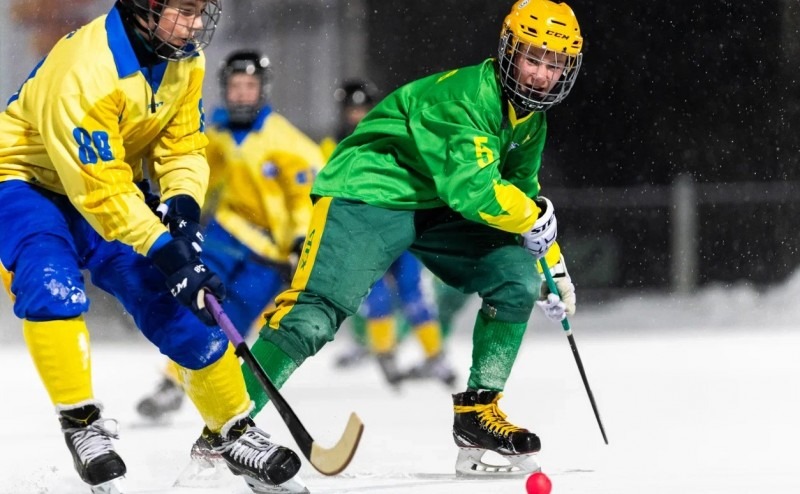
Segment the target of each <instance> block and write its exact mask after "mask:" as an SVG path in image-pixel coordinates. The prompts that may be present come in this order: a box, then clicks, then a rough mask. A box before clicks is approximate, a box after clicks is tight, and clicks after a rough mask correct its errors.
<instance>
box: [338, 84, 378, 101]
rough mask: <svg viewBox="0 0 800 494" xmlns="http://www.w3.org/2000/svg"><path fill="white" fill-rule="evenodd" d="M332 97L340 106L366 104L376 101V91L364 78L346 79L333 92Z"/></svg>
mask: <svg viewBox="0 0 800 494" xmlns="http://www.w3.org/2000/svg"><path fill="white" fill-rule="evenodd" d="M333 98H334V99H335V100H336V102H337V103H339V104H340V105H342V106H356V105H368V106H372V105H374V104H375V103H376V102H377V99H378V91H377V90H376V89H375V86H374V85H373V84H372V83H371V82H370V81H368V80H366V79H348V80H346V81H344V84H342V85H341V86H340V87H338V88H336V91H334V92H333Z"/></svg>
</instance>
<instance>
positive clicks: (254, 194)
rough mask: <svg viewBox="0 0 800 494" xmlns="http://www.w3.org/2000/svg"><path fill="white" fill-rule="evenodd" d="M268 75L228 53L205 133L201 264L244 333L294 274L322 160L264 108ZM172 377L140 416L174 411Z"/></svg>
mask: <svg viewBox="0 0 800 494" xmlns="http://www.w3.org/2000/svg"><path fill="white" fill-rule="evenodd" d="M270 72H271V68H270V63H269V59H268V58H267V57H266V56H264V55H262V54H260V53H258V52H255V51H251V50H243V51H235V52H232V53H230V54H229V55H228V57H227V58H226V60H225V62H224V64H223V65H222V67H221V69H220V71H219V83H220V87H221V88H222V96H223V101H224V102H225V106H224V107H223V108H218V109H216V110H215V111H214V113H213V116H212V118H211V123H210V125H209V127H208V129H207V132H206V133H207V136H208V140H209V144H208V147H207V149H206V153H207V156H208V162H209V165H210V167H211V179H210V185H209V189H208V197H207V204H206V208H205V210H206V212H207V214H208V215H209V216H210V217H211V220H210V222H209V224H208V226H207V228H206V232H205V247H204V249H203V260H204V261H205V262H206V264H207V266H208V267H209V268H210V269H211V270H213V271H214V272H216V273H217V275H218V276H219V277H220V278H221V279H222V282H223V283H224V284H225V286H226V288H227V293H228V295H227V298H226V300H225V312H226V313H227V314H228V316H229V317H230V318H231V321H232V322H233V323H234V325H235V326H236V327H237V328H238V329H239V331H243V332H244V334H243V335H242V336H245V337H246V336H247V333H248V332H249V329H250V327H251V326H252V325H253V324H254V321H256V320H257V319H261V318H260V317H259V316H260V315H261V314H262V313H263V310H264V309H265V308H266V306H267V305H268V304H269V303H271V302H272V300H273V299H274V298H275V295H277V293H278V291H279V290H280V289H281V288H282V287H283V286H284V285H285V284H286V283H287V279H288V277H289V275H290V274H291V272H292V271H293V270H294V264H296V260H297V257H298V254H299V249H300V247H301V246H302V243H303V237H304V235H305V232H306V229H307V228H308V222H309V218H310V217H311V198H310V191H311V182H312V180H313V177H314V175H315V174H316V172H317V170H318V169H319V167H320V166H321V164H322V162H323V157H322V154H321V151H320V149H319V146H317V144H316V143H314V141H312V140H311V139H310V138H309V137H307V136H306V135H305V134H303V133H302V132H301V131H300V130H298V129H297V128H296V127H294V126H293V125H292V124H291V123H290V122H289V121H288V120H286V118H284V117H283V116H282V115H280V114H278V113H277V112H275V111H274V110H273V109H272V107H271V106H270V100H269V88H270V84H271V73H270ZM262 321H263V320H262ZM259 324H260V323H259ZM176 377H177V376H176V375H175V372H174V366H172V365H168V366H167V372H166V373H165V377H164V378H163V379H162V381H161V382H160V383H159V384H158V386H157V388H156V390H155V391H154V392H153V393H152V394H150V395H148V396H146V397H145V398H143V399H142V400H141V401H140V402H139V404H138V405H137V410H138V411H139V413H140V414H141V415H143V416H144V417H147V418H149V419H154V420H159V419H163V418H164V417H166V416H167V415H168V414H170V413H172V412H175V411H177V410H178V409H179V408H180V406H181V403H182V402H183V398H184V393H183V391H182V390H181V388H180V385H179V381H178V379H176Z"/></svg>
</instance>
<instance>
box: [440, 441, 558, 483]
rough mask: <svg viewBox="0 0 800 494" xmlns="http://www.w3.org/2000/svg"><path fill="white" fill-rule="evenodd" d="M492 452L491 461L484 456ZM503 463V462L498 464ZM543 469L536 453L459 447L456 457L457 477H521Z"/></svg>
mask: <svg viewBox="0 0 800 494" xmlns="http://www.w3.org/2000/svg"><path fill="white" fill-rule="evenodd" d="M487 453H488V454H490V455H492V456H494V457H496V458H492V460H493V461H492V462H491V463H490V462H489V461H487V460H486V459H484V456H485V455H486V454H487ZM498 463H502V464H498ZM540 471H542V467H541V465H539V460H538V458H537V457H536V454H529V455H500V454H497V453H493V452H491V451H488V450H485V449H477V448H459V451H458V458H457V459H456V476H457V477H484V478H486V477H492V478H502V477H509V478H513V477H520V476H524V475H530V474H532V473H534V472H540Z"/></svg>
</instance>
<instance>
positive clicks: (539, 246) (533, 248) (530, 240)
mask: <svg viewBox="0 0 800 494" xmlns="http://www.w3.org/2000/svg"><path fill="white" fill-rule="evenodd" d="M536 204H537V205H538V206H539V218H538V219H537V220H536V223H534V224H533V228H531V229H530V231H527V232H525V233H523V234H522V245H523V247H525V248H526V249H528V252H530V253H531V254H532V255H533V256H534V257H536V259H539V258H541V257H542V256H544V255H545V254H546V253H547V249H549V248H550V246H551V245H553V243H555V241H556V233H557V228H556V215H555V213H553V203H552V202H550V199H548V198H546V197H541V196H540V197H538V198H537V199H536Z"/></svg>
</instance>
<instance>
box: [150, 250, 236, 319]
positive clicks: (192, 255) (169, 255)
mask: <svg viewBox="0 0 800 494" xmlns="http://www.w3.org/2000/svg"><path fill="white" fill-rule="evenodd" d="M150 257H151V259H152V260H153V264H155V266H156V268H158V270H159V271H161V272H162V273H163V274H164V276H165V277H166V278H167V281H166V283H167V288H169V291H170V293H172V296H173V297H175V298H176V299H178V302H180V303H181V304H183V305H185V306H186V307H188V308H189V309H191V311H192V312H193V313H194V315H196V316H197V317H198V318H199V319H200V320H201V321H203V323H204V324H206V325H207V326H214V325H216V322H215V321H214V317H213V316H212V315H211V313H210V312H209V311H208V309H206V304H205V300H204V299H203V296H204V295H205V292H206V291H208V292H209V293H211V294H212V295H214V296H215V297H217V299H218V300H223V299H224V298H225V286H224V285H223V284H222V281H221V280H220V279H219V277H218V276H217V275H216V273H214V272H213V271H211V270H209V269H208V267H207V266H206V265H205V264H203V261H201V260H200V256H199V255H198V252H197V251H196V250H195V248H194V247H193V246H192V245H191V243H190V242H189V240H187V239H185V238H182V237H178V238H173V239H172V240H170V241H169V242H168V243H167V244H166V245H164V247H161V248H160V249H158V250H157V251H156V252H155V253H153V254H152V255H151V256H150Z"/></svg>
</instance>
